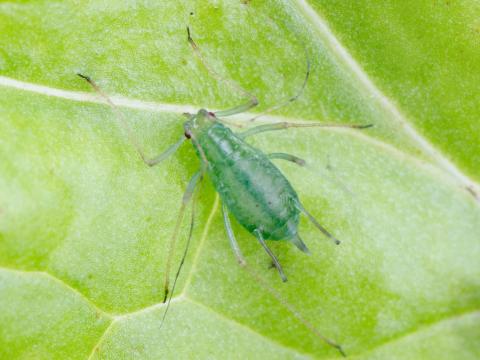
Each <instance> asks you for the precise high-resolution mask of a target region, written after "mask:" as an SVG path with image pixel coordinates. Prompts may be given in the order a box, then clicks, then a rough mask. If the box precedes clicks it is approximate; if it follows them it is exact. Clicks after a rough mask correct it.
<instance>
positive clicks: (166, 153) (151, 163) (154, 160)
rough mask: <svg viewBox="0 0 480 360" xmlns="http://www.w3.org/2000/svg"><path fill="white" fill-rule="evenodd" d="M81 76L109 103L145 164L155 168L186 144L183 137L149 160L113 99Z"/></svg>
mask: <svg viewBox="0 0 480 360" xmlns="http://www.w3.org/2000/svg"><path fill="white" fill-rule="evenodd" d="M77 75H78V76H80V77H81V78H82V79H84V80H85V81H87V82H88V83H89V84H90V85H91V86H92V88H93V89H94V90H95V91H96V92H97V93H98V94H99V95H100V96H101V97H102V98H103V99H104V100H105V101H106V102H107V104H108V105H110V107H111V108H112V110H113V113H114V114H115V118H116V119H117V122H118V123H119V125H120V127H121V128H122V129H123V130H124V131H125V132H126V133H127V136H128V140H129V141H130V143H131V144H132V145H133V147H134V148H135V150H136V151H137V152H138V154H139V155H140V158H141V159H142V160H143V162H144V163H145V164H147V165H148V166H154V165H157V164H159V163H160V162H162V161H163V160H165V159H166V158H168V157H169V156H170V155H172V154H173V153H174V152H175V151H177V149H178V148H179V147H180V146H181V145H182V144H183V143H184V142H185V139H186V138H185V137H184V136H182V137H181V138H180V140H179V141H177V142H176V143H175V144H173V145H171V146H170V147H168V149H167V150H165V151H164V152H163V153H161V154H160V155H158V156H155V157H153V158H147V156H146V155H145V152H144V150H143V148H142V147H141V146H140V144H139V143H138V141H137V139H136V138H135V136H134V135H133V131H132V129H131V127H130V126H129V125H128V123H127V121H126V119H125V115H124V114H123V113H122V112H121V111H120V110H119V109H118V107H117V106H116V105H115V104H114V103H113V101H112V99H110V97H109V96H108V95H107V94H106V93H105V92H104V91H103V90H102V89H101V88H100V87H99V86H98V85H97V83H96V82H95V81H93V80H92V79H91V78H90V77H89V76H86V75H83V74H77Z"/></svg>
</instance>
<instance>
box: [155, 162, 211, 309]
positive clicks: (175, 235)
mask: <svg viewBox="0 0 480 360" xmlns="http://www.w3.org/2000/svg"><path fill="white" fill-rule="evenodd" d="M202 175H203V170H199V171H197V172H196V173H195V174H194V175H193V176H192V178H191V179H190V182H189V183H188V185H187V188H186V189H185V192H184V194H183V198H182V205H181V207H180V212H179V214H178V217H177V222H176V224H175V230H174V232H173V235H172V237H171V240H170V243H169V246H168V252H167V254H168V255H167V261H166V266H165V279H164V298H163V302H166V301H167V298H168V294H169V286H170V267H171V265H172V260H173V255H174V254H175V245H176V242H177V239H178V234H179V233H180V226H181V224H182V220H183V217H184V215H185V209H186V207H187V205H188V203H189V201H190V199H191V198H192V195H193V193H194V191H195V186H196V185H197V183H198V181H199V180H200V179H201V177H202Z"/></svg>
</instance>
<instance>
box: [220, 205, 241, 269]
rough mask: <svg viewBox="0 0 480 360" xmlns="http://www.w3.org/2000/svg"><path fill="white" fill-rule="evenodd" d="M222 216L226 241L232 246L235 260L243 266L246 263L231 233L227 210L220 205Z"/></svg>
mask: <svg viewBox="0 0 480 360" xmlns="http://www.w3.org/2000/svg"><path fill="white" fill-rule="evenodd" d="M222 215H223V223H224V225H225V230H226V231H227V236H228V240H229V241H230V245H231V246H232V250H233V252H234V254H235V257H236V258H237V261H238V263H239V264H240V265H241V266H245V265H246V264H247V262H246V261H245V258H244V257H243V255H242V251H241V250H240V247H239V246H238V243H237V239H235V234H234V233H233V229H232V224H231V223H230V218H229V217H228V209H227V207H226V206H225V204H223V203H222Z"/></svg>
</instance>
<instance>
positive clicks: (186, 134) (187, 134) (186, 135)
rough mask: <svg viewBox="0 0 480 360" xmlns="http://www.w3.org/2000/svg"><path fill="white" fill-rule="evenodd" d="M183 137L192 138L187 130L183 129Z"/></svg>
mask: <svg viewBox="0 0 480 360" xmlns="http://www.w3.org/2000/svg"><path fill="white" fill-rule="evenodd" d="M185 137H186V138H187V139H191V138H192V135H191V134H190V132H189V131H185Z"/></svg>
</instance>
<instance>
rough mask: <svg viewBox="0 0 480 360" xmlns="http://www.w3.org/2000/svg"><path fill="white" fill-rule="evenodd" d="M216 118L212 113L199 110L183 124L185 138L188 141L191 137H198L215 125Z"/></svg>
mask: <svg viewBox="0 0 480 360" xmlns="http://www.w3.org/2000/svg"><path fill="white" fill-rule="evenodd" d="M216 119H217V118H216V116H215V114H214V113H213V112H210V111H207V110H205V109H200V110H198V112H197V113H196V114H195V115H192V116H191V117H190V118H189V119H188V120H187V121H186V122H185V123H184V124H183V128H184V129H185V137H186V138H187V139H190V138H191V137H192V135H193V136H194V137H198V135H199V134H201V133H202V132H203V131H205V130H206V129H208V128H210V126H212V125H213V123H215V122H216V121H217V120H216Z"/></svg>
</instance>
